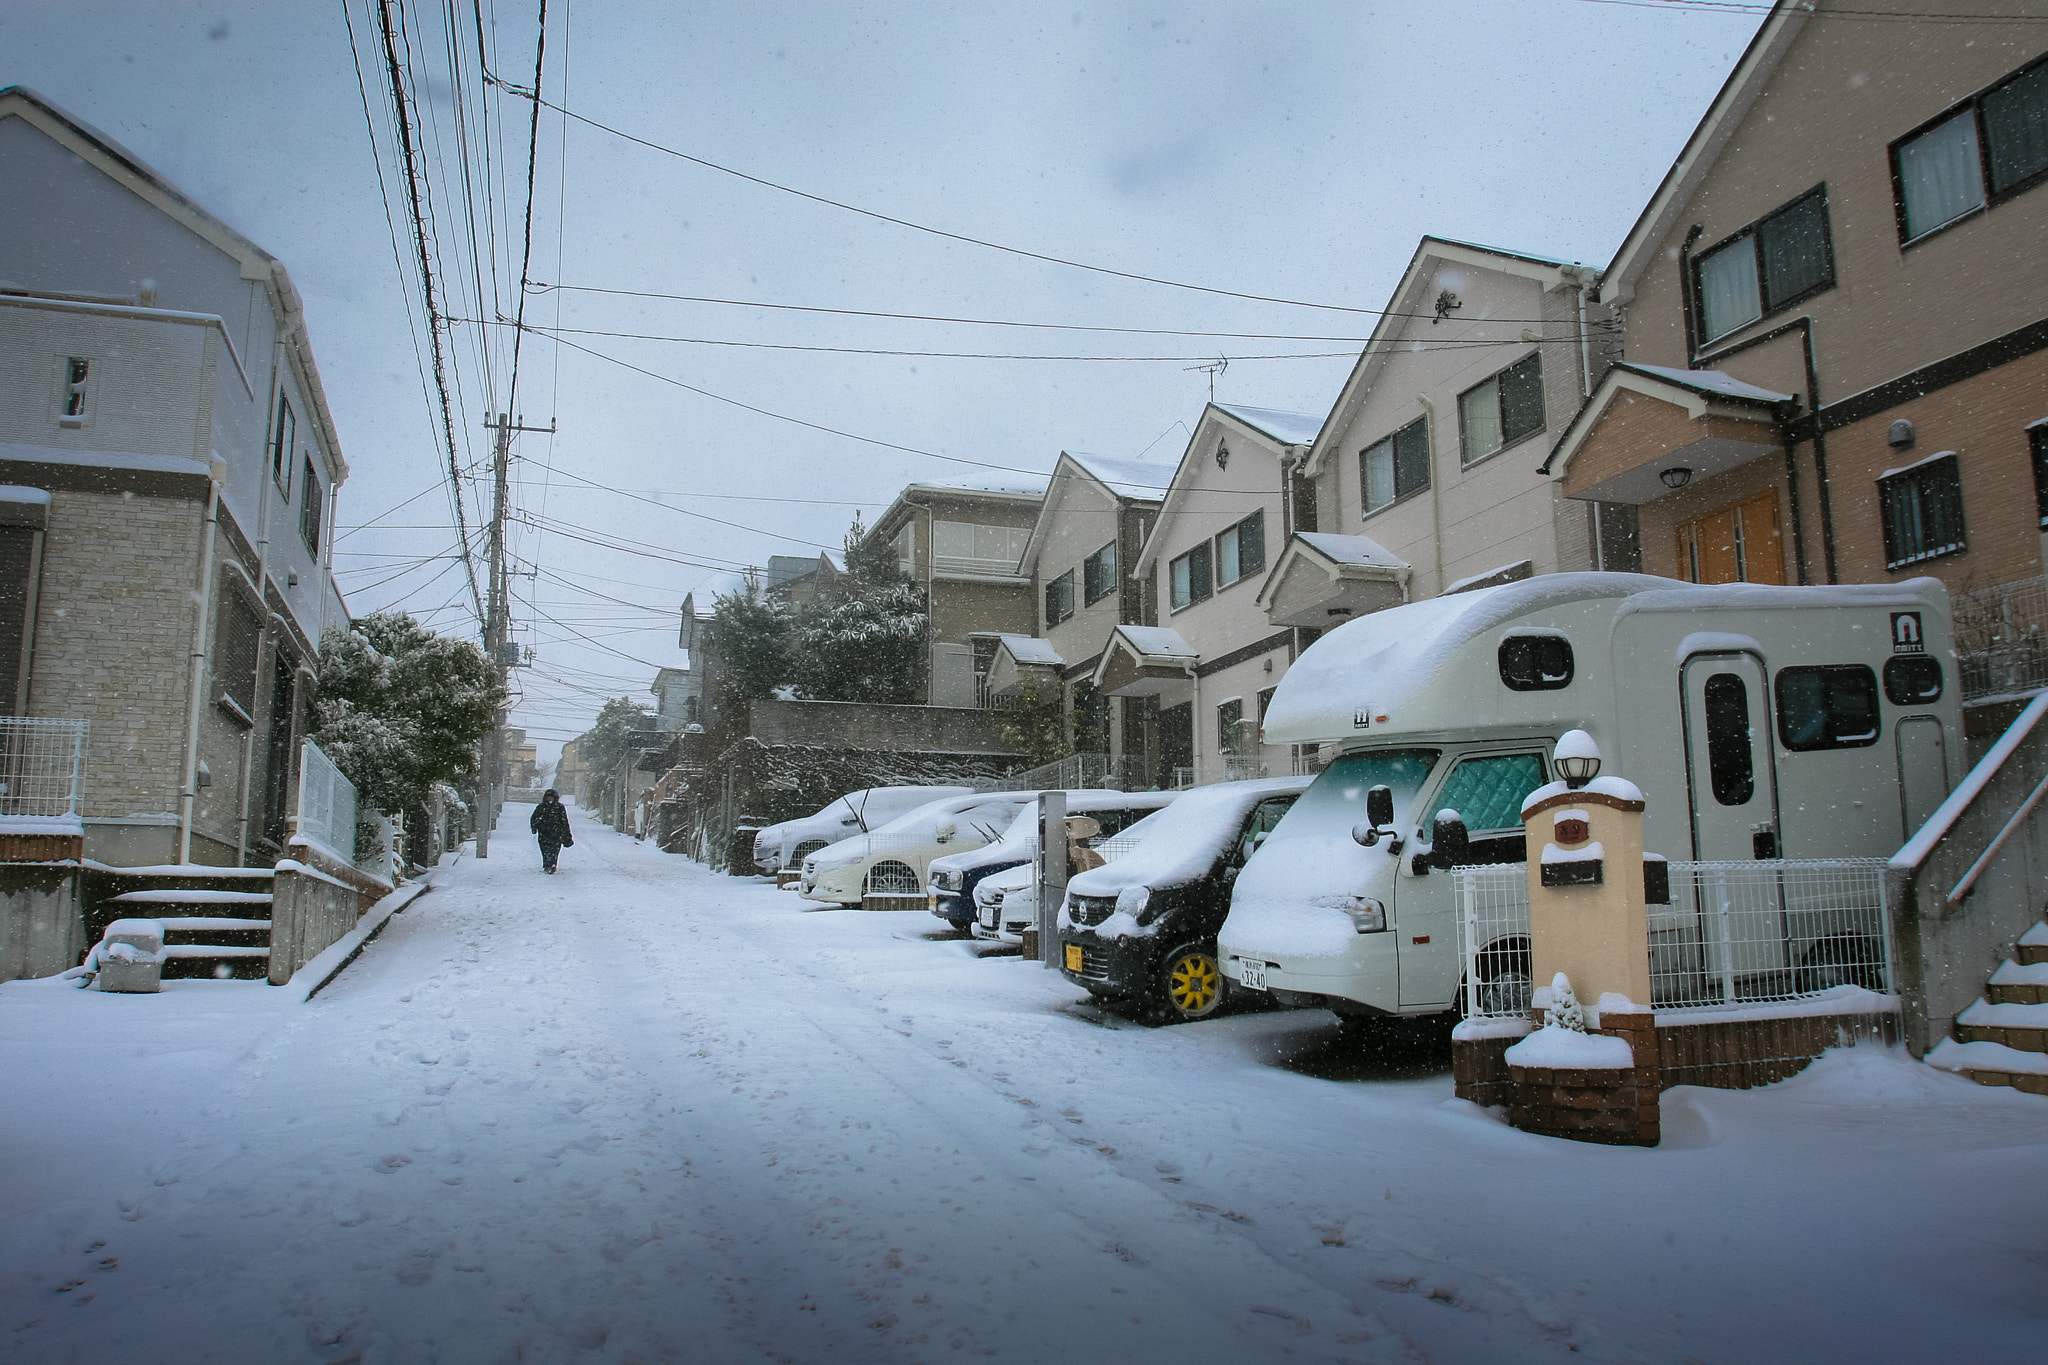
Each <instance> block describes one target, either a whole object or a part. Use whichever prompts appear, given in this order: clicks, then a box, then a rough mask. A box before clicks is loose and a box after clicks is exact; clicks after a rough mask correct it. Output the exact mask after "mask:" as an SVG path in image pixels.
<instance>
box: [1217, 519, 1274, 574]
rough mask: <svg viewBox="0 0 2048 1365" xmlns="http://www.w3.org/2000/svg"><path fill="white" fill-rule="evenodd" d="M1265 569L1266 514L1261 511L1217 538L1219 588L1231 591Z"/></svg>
mask: <svg viewBox="0 0 2048 1365" xmlns="http://www.w3.org/2000/svg"><path fill="white" fill-rule="evenodd" d="M1265 569H1266V513H1265V509H1263V508H1261V509H1260V510H1258V511H1256V512H1254V513H1252V514H1251V515H1250V516H1248V517H1246V518H1245V519H1244V520H1243V521H1240V522H1239V523H1238V524H1237V525H1235V526H1233V527H1231V528H1230V529H1229V530H1227V531H1225V532H1224V533H1223V534H1222V535H1220V536H1218V537H1216V586H1217V587H1219V588H1227V587H1229V586H1230V585H1231V584H1232V583H1235V582H1237V580H1238V579H1240V578H1250V577H1251V576H1252V575H1253V574H1257V573H1264V572H1265Z"/></svg>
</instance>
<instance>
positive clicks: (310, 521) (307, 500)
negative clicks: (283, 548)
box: [299, 460, 326, 560]
mask: <svg viewBox="0 0 2048 1365" xmlns="http://www.w3.org/2000/svg"><path fill="white" fill-rule="evenodd" d="M325 498H326V494H325V492H324V491H322V489H321V487H320V475H319V474H318V473H317V472H316V471H315V470H314V468H313V462H312V461H311V460H307V461H306V474H305V481H304V482H303V483H301V484H300V485H299V535H300V536H302V537H304V539H305V542H306V548H307V549H308V550H310V551H312V552H313V558H314V559H316V560H317V559H318V558H320V504H321V503H322V502H323V501H324V500H325Z"/></svg>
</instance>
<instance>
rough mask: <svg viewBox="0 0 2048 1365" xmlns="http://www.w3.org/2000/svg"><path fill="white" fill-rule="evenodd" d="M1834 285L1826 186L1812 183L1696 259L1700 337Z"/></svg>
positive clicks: (1742, 324) (1707, 338) (1720, 332)
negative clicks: (1812, 184)
mask: <svg viewBox="0 0 2048 1365" xmlns="http://www.w3.org/2000/svg"><path fill="white" fill-rule="evenodd" d="M1834 282H1835V254H1834V246H1833V243H1832V241H1831V239H1830V237H1829V235H1828V195H1827V186H1825V185H1816V186H1814V187H1813V188H1812V189H1810V190H1808V191H1807V192H1806V193H1805V194H1802V195H1800V196H1799V197H1798V198H1797V199H1794V200H1793V201H1792V202H1791V203H1789V204H1787V205H1785V207H1783V208H1781V209H1778V210H1777V211H1775V212H1773V213H1770V214H1767V215H1766V216H1764V217H1762V218H1760V219H1758V220H1757V221H1756V222H1754V223H1751V224H1750V225H1749V226H1748V227H1746V228H1744V229H1742V230H1741V231H1740V232H1738V233H1736V234H1735V235H1734V236H1732V237H1730V238H1729V239H1728V240H1727V241H1725V242H1722V243H1720V244H1719V245H1717V246H1715V247H1714V248H1713V249H1712V250H1711V251H1703V252H1701V253H1700V254H1699V256H1698V257H1697V258H1696V259H1695V260H1694V262H1693V292H1694V296H1695V298H1696V300H1697V301H1698V304H1699V316H1700V339H1701V340H1702V341H1712V340H1714V339H1715V338H1716V337H1722V336H1726V335H1727V334H1728V333H1730V332H1732V331H1734V330H1735V329H1736V328H1738V327H1745V326H1748V325H1749V324H1750V323H1752V322H1755V321H1756V320H1757V319H1758V318H1761V317H1765V316H1767V315H1769V314H1771V313H1775V312H1777V311H1778V310H1779V309H1780V308H1789V307H1791V306H1792V305H1793V304H1795V303H1798V302H1799V301H1800V300H1802V299H1805V298H1808V297H1810V296H1811V295H1813V294H1817V293H1819V292H1820V291H1821V290H1823V289H1826V288H1828V287H1830V286H1831V285H1833V284H1834Z"/></svg>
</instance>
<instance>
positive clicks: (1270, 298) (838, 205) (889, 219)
mask: <svg viewBox="0 0 2048 1365" xmlns="http://www.w3.org/2000/svg"><path fill="white" fill-rule="evenodd" d="M498 84H499V85H500V86H502V87H503V88H504V89H507V90H510V91H512V92H513V93H514V94H517V95H519V96H521V97H522V98H527V99H531V100H533V102H534V103H535V104H536V105H541V104H545V105H547V107H548V108H550V109H552V110H554V111H555V112H556V113H558V114H560V115H561V116H562V117H563V118H568V119H574V120H576V121H577V122H578V123H582V124H587V125H588V126H590V127H592V128H596V129H598V130H599V131H600V132H606V133H610V134H611V135H612V136H613V137H616V138H619V139H621V140H623V141H626V142H631V143H634V144H636V145H638V146H641V147H645V148H647V149H648V150H649V151H655V152H660V153H662V154H663V155H665V156H672V157H675V158H676V159H677V160H679V161H687V162H689V163H690V164H691V165H693V166H702V167H703V168H704V169H706V170H711V171H717V172H719V173H720V174H721V175H729V176H732V177H733V178H735V179H738V180H744V181H746V182H747V183H748V184H751V185H759V186H761V187H762V188H763V189H770V190H775V191H777V192H779V193H782V194H788V195H794V196H795V197H796V198H798V199H806V200H809V201H810V202H812V203H814V204H823V205H825V206H826V207H827V208H835V209H839V210H840V211H842V212H845V213H853V214H858V215H860V216H861V217H863V218H872V219H874V220H876V221H877V222H883V223H890V224H893V225H895V226H896V227H900V228H908V229H910V230H911V231H912V232H923V233H928V234H930V235H931V236H934V237H942V238H944V239H946V240H947V241H951V242H961V243H964V244H965V245H967V246H978V247H982V248H985V249H987V250H989V251H1000V252H1003V253H1005V254H1007V255H1011V256H1020V257H1023V258H1024V259H1026V260H1032V261H1041V262H1044V263H1045V264H1047V265H1058V266H1065V267H1067V268H1068V269H1071V270H1085V271H1088V272H1090V273H1091V274H1096V275H1108V276H1111V277H1113V278H1115V279H1121V280H1133V281H1136V282H1138V283H1140V284H1156V285H1163V286H1165V287H1166V288H1169V289H1185V290H1189V291H1191V292H1194V293H1197V294H1211V295H1215V296H1217V297H1219V298H1228V299H1245V300H1248V301H1250V302H1253V303H1278V304H1285V305H1287V306H1288V307H1291V308H1316V309H1321V310H1323V311H1326V312H1333V313H1358V314H1362V315H1366V316H1378V315H1379V313H1380V310H1379V309H1375V308H1354V307H1351V306H1349V305H1346V304H1340V303H1314V302H1311V301H1309V300H1307V299H1290V298H1283V297H1280V296H1278V295H1273V294H1252V293H1247V292H1245V291H1243V290H1237V289H1217V288H1213V287H1211V286H1209V285H1203V284H1188V283H1186V282H1185V281H1182V280H1169V279H1164V278H1162V277H1160V276H1157V275H1142V274H1139V273H1137V272H1136V271H1130V270H1117V269H1113V268H1111V267H1109V266H1101V265H1090V264H1088V263H1087V262H1085V261H1075V260H1069V259H1067V258H1066V257H1064V256H1053V255H1048V254H1047V253H1045V252H1042V251H1028V250H1025V249H1024V248H1022V247H1014V246H1005V245H1004V244H1003V243H1001V242H991V241H988V240H986V239H984V238H981V237H970V236H967V235H966V234H964V233H959V232H949V231H947V230H946V229H944V228H935V227H930V226H927V225H926V224H923V223H914V222H911V221H910V220H909V219H908V218H897V217H894V216H892V215H890V214H886V213H880V212H877V211H876V210H874V209H866V208H862V207H860V206H859V205H857V204H848V203H846V202H844V201H842V200H838V199H829V198H827V197H826V196H824V195H822V194H812V193H811V192H810V191H808V190H800V189H797V188H795V187H794V186H790V185H783V184H778V183H777V182H775V181H773V180H766V179H763V178H762V177H760V176H758V175H749V174H748V173H747V172H745V171H741V170H735V169H733V168H732V167H731V166H722V165H720V164H719V163H718V162H716V161H707V160H705V159H704V158H703V157H701V156H692V155H690V154H689V153H688V152H684V151H679V150H677V149H676V148H674V147H665V146H663V145H662V144H661V143H659V142H651V141H649V140H648V139H646V138H644V137H638V136H635V135H634V134H632V133H629V132H627V131H625V130H624V129H623V128H614V127H613V126H612V125H610V124H609V123H602V122H600V121H598V120H597V119H594V118H591V117H589V116H588V115H585V114H579V113H576V112H575V111H574V110H571V109H567V108H564V107H563V106H561V105H559V104H555V103H553V102H551V101H549V100H546V99H543V98H541V96H540V93H539V92H538V91H533V92H527V91H524V90H520V89H519V88H518V87H516V86H512V85H508V84H506V83H505V82H504V81H499V82H498Z"/></svg>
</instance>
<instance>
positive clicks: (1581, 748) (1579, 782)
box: [1553, 730, 1600, 791]
mask: <svg viewBox="0 0 2048 1365" xmlns="http://www.w3.org/2000/svg"><path fill="white" fill-rule="evenodd" d="M1553 757H1554V759H1555V760H1556V763H1557V770H1558V772H1559V773H1561V774H1563V775H1564V784H1565V785H1566V786H1567V787H1570V788H1571V789H1572V790H1573V791H1577V790H1578V789H1579V788H1581V787H1583V786H1585V785H1586V784H1587V783H1588V782H1591V781H1592V780H1593V779H1594V778H1596V777H1598V776H1599V775H1600V746H1599V745H1597V744H1595V743H1594V742H1593V737H1592V736H1591V735H1589V734H1587V733H1586V732H1585V731H1584V730H1567V731H1565V732H1564V734H1562V735H1560V736H1559V737H1558V741H1557V750H1556V753H1555V754H1554V755H1553Z"/></svg>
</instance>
